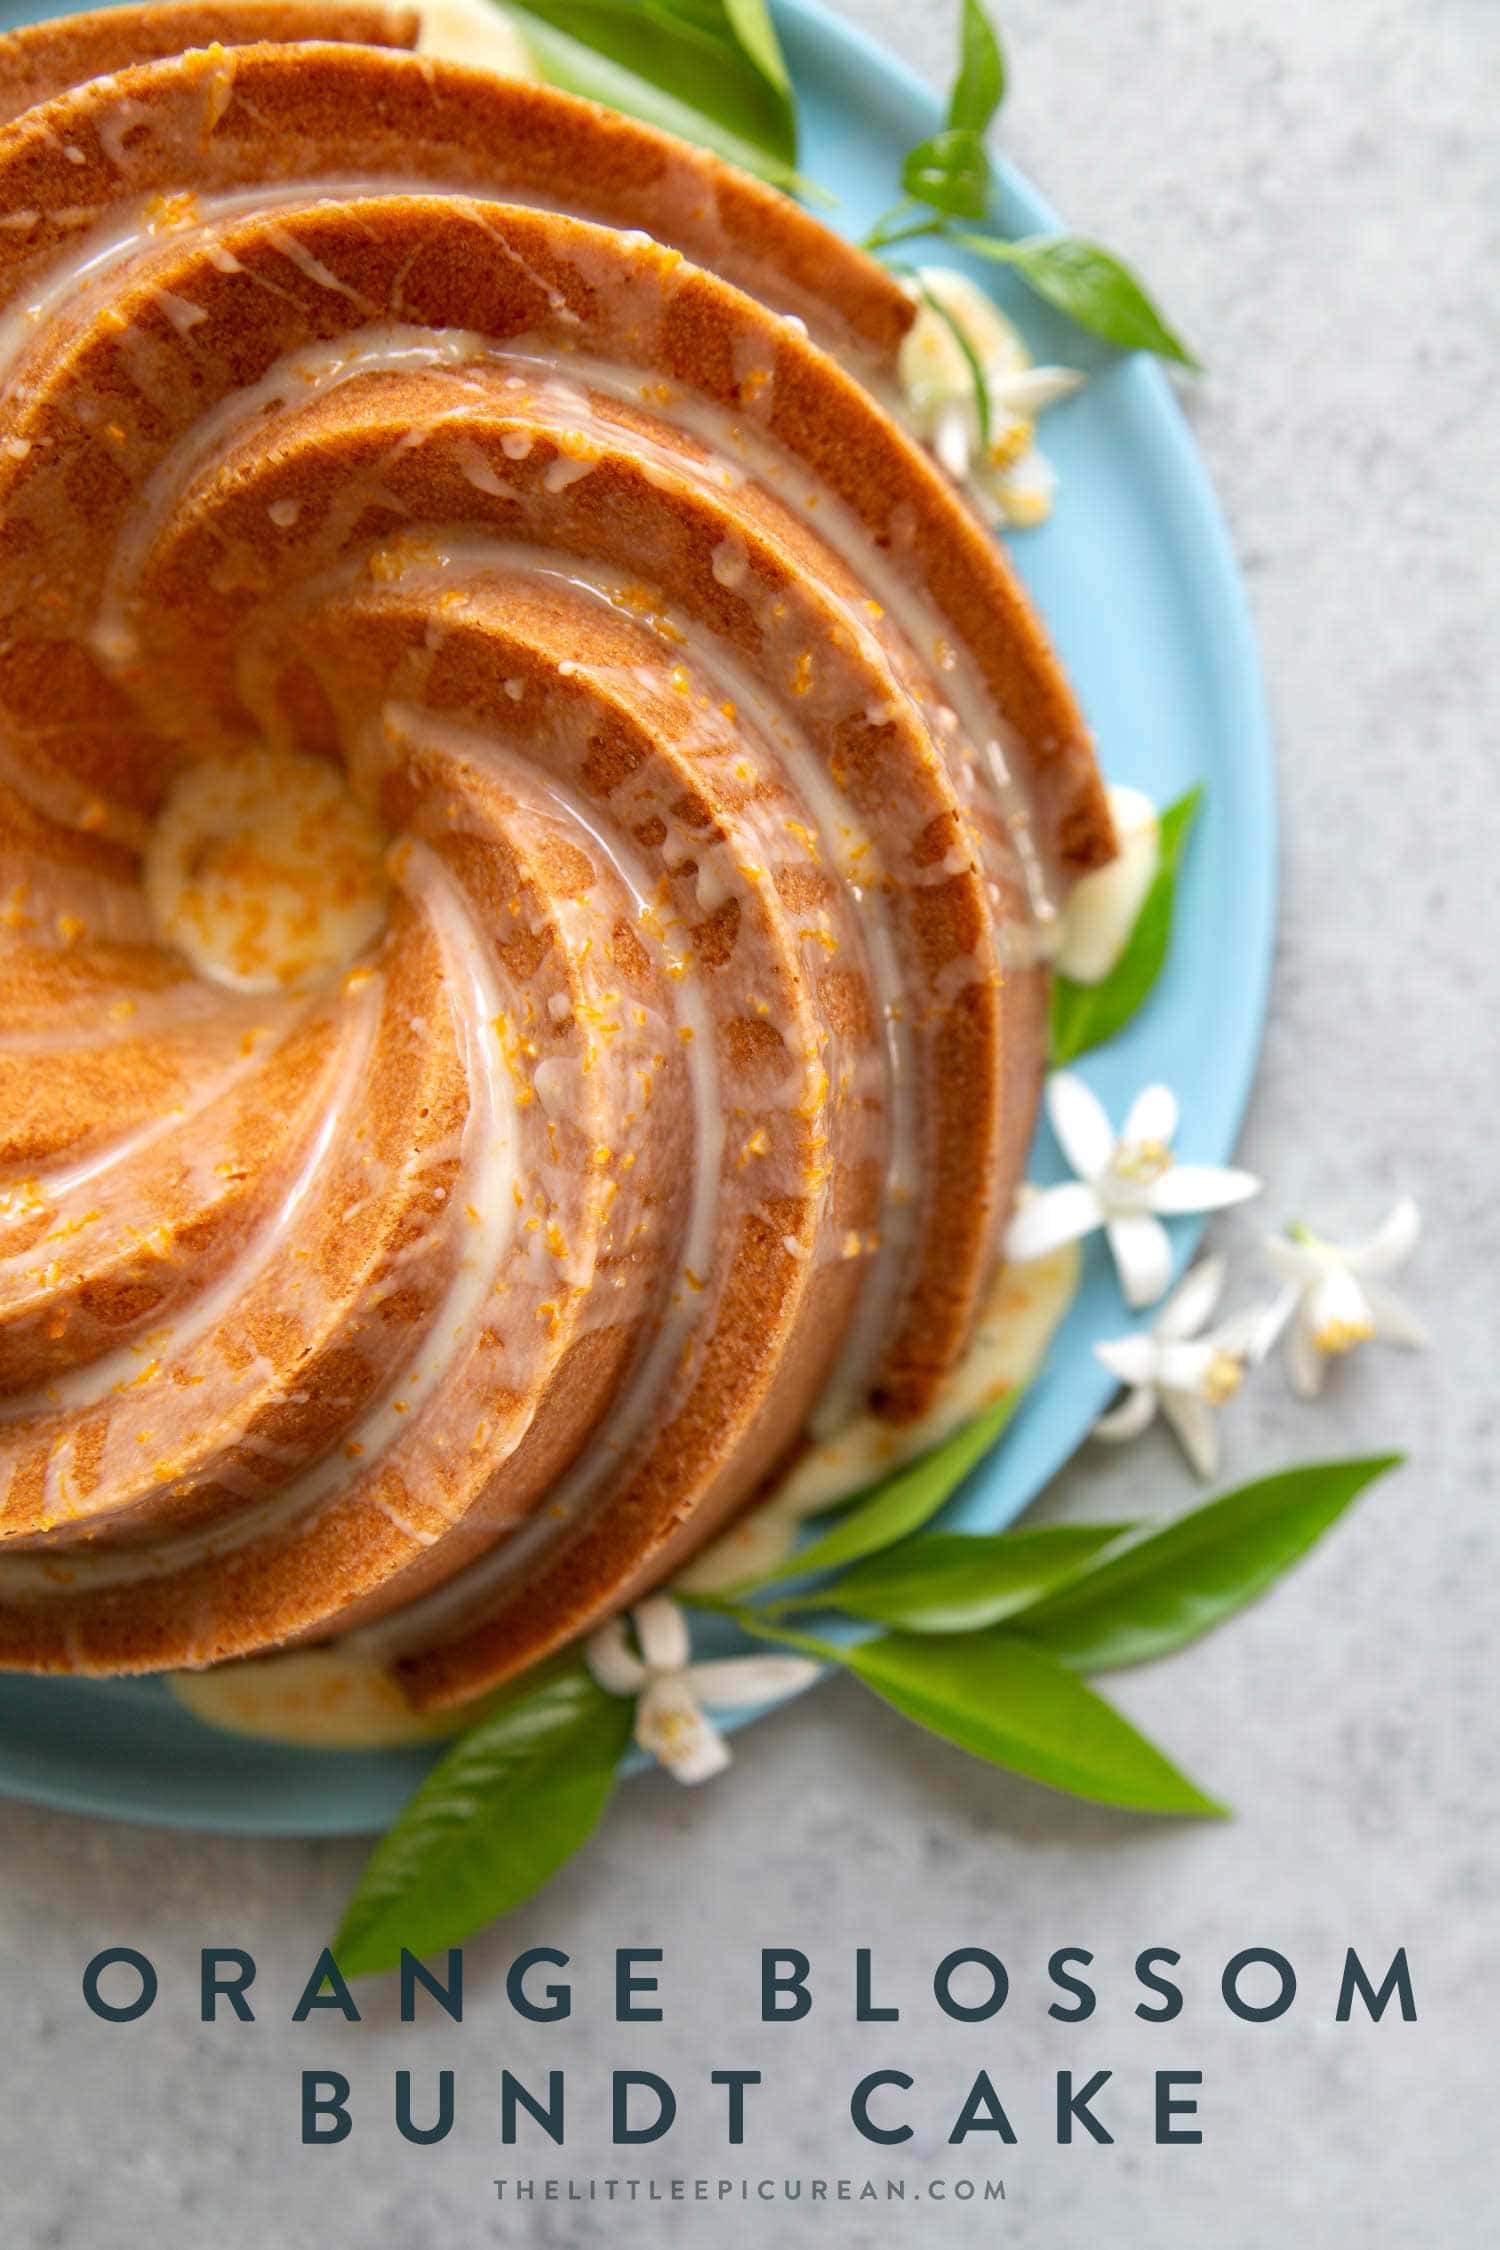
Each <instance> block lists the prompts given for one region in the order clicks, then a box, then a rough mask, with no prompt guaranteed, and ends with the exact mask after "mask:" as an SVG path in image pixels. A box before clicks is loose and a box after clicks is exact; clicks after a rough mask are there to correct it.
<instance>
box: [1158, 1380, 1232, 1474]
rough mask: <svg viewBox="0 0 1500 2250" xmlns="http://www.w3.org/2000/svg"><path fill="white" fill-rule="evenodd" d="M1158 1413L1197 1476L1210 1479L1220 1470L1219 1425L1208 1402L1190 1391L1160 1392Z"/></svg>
mask: <svg viewBox="0 0 1500 2250" xmlns="http://www.w3.org/2000/svg"><path fill="white" fill-rule="evenodd" d="M1161 1410H1162V1413H1163V1414H1164V1415H1165V1417H1166V1419H1167V1421H1168V1422H1170V1423H1171V1425H1172V1428H1173V1429H1174V1430H1175V1431H1176V1433H1177V1436H1178V1438H1179V1439H1180V1441H1181V1444H1182V1450H1183V1452H1184V1453H1185V1454H1186V1455H1187V1457H1188V1459H1189V1460H1190V1461H1191V1462H1192V1464H1193V1467H1194V1468H1195V1469H1196V1470H1197V1472H1198V1474H1199V1476H1200V1477H1211V1476H1213V1475H1214V1473H1215V1471H1216V1470H1217V1469H1218V1466H1219V1424H1218V1418H1217V1416H1216V1415H1215V1413H1214V1410H1213V1408H1212V1407H1211V1406H1210V1405H1209V1403H1208V1401H1207V1399H1204V1398H1198V1397H1196V1396H1195V1394H1194V1393H1193V1392H1192V1391H1163V1392H1162V1394H1161Z"/></svg>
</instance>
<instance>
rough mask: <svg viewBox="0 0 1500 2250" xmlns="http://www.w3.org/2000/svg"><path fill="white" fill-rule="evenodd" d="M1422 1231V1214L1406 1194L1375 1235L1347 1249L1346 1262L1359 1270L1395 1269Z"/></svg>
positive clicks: (1401, 1263) (1409, 1253)
mask: <svg viewBox="0 0 1500 2250" xmlns="http://www.w3.org/2000/svg"><path fill="white" fill-rule="evenodd" d="M1421 1231H1422V1214H1421V1213H1420V1211H1418V1209H1417V1207H1416V1205H1415V1203H1414V1202H1413V1201H1412V1199H1411V1197H1410V1196H1409V1195H1403V1196H1402V1198H1401V1201H1400V1202H1399V1203H1398V1204H1397V1205H1396V1208H1395V1209H1394V1211H1392V1212H1391V1214H1390V1216H1389V1218H1387V1219H1384V1220H1383V1221H1382V1222H1381V1224H1380V1225H1379V1226H1378V1227H1377V1228H1376V1229H1375V1232H1374V1233H1373V1234H1372V1235H1370V1236H1368V1237H1367V1238H1366V1240H1365V1241H1363V1242H1356V1243H1354V1244H1353V1245H1352V1246H1351V1247H1350V1248H1349V1249H1347V1250H1346V1251H1345V1252H1344V1263H1345V1265H1349V1266H1353V1267H1354V1269H1355V1271H1356V1273H1394V1272H1395V1270H1396V1268H1397V1266H1404V1265H1405V1263H1406V1261H1407V1259H1408V1258H1409V1257H1410V1256H1411V1254H1412V1252H1413V1250H1415V1249H1416V1247H1417V1237H1418V1236H1419V1235H1420V1233H1421Z"/></svg>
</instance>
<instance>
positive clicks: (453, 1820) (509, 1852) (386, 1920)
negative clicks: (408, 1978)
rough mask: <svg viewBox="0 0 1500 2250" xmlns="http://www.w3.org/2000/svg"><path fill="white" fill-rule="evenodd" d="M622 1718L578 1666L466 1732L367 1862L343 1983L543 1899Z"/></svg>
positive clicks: (608, 1780)
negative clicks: (540, 1894)
mask: <svg viewBox="0 0 1500 2250" xmlns="http://www.w3.org/2000/svg"><path fill="white" fill-rule="evenodd" d="M631 1717H632V1705H631V1704H630V1703H629V1702H628V1701H626V1700H623V1699H622V1698H620V1697H618V1696H613V1695H606V1694H605V1692H604V1690H603V1689H602V1688H601V1687H598V1686H596V1685H595V1683H594V1681H593V1680H592V1679H591V1678H590V1676H589V1674H588V1673H587V1672H586V1671H585V1670H584V1668H583V1666H582V1665H581V1664H574V1665H570V1666H569V1667H568V1668H567V1669H566V1670H563V1671H555V1672H553V1673H552V1674H551V1676H549V1677H548V1678H546V1679H544V1680H543V1681H542V1683H541V1685H540V1686H537V1687H534V1688H532V1689H531V1690H530V1691H529V1692H527V1693H524V1694H521V1695H518V1696H516V1697H515V1698H514V1700H513V1701H511V1702H508V1703H506V1704H505V1705H503V1706H502V1708H501V1709H500V1710H499V1711H497V1712H495V1713H494V1714H493V1715H492V1716H491V1717H489V1718H486V1719H482V1720H480V1722H479V1724H478V1725H477V1726H475V1727H472V1728H471V1729H470V1730H469V1732H468V1733H467V1734H464V1735H461V1736H460V1737H459V1739H458V1741H457V1742H456V1743H455V1745H454V1747H453V1748H452V1749H451V1750H450V1751H449V1753H448V1755H447V1756H446V1757H445V1758H444V1759H443V1760H442V1762H441V1764H439V1765H437V1766H435V1767H434V1768H433V1770H432V1772H431V1773H430V1774H429V1775H428V1777H427V1779H426V1781H424V1782H423V1784H422V1786H421V1788H420V1789H419V1790H418V1791H417V1793H416V1795H415V1796H414V1797H413V1798H412V1799H411V1801H410V1803H409V1804H407V1805H406V1807H405V1808H404V1810H403V1811H402V1812H401V1814H400V1816H399V1818H398V1819H397V1821H396V1823H395V1826H394V1827H393V1828H392V1829H391V1830H390V1833H389V1834H388V1835H387V1836H385V1837H383V1838H382V1840H381V1841H380V1843H378V1844H377V1845H376V1847H375V1850H374V1852H373V1853H372V1854H371V1856H370V1859H369V1861H368V1863H367V1864H366V1867H365V1870H364V1873H363V1874H362V1875H361V1877H360V1880H359V1887H358V1889H357V1890H356V1891H355V1894H354V1896H353V1898H352V1899H351V1900H350V1902H349V1906H348V1909H347V1911H346V1913H345V1915H344V1919H343V1921H342V1923H341V1924H340V1927H339V1933H338V1936H337V1937H336V1938H335V1939H334V1941H333V1952H334V1956H335V1958H336V1960H337V1961H338V1964H339V1967H340V1968H341V1969H342V1970H343V1971H344V1973H345V1975H346V1976H363V1975H365V1974H367V1973H369V1972H371V1971H374V1970H377V1969H388V1968H392V1967H394V1965H395V1964H396V1962H397V1961H398V1960H399V1959H400V1954H401V1948H402V1947H403V1946H406V1947H408V1948H409V1949H410V1950H411V1951H412V1952H413V1953H417V1954H424V1953H434V1952H440V1951H442V1950H443V1949H444V1948H445V1947H447V1946H450V1945H459V1944H461V1943H462V1941H463V1940H464V1939H465V1938H466V1937H470V1936H472V1934H473V1933H474V1931H476V1930H480V1929H483V1928H484V1926H485V1924H486V1923H488V1922H492V1921H494V1920H495V1919H496V1918H497V1917H498V1916H499V1915H501V1914H505V1913H508V1912H509V1910H510V1909H511V1907H513V1906H519V1905H520V1904H521V1902H522V1900H523V1899H528V1898H530V1897H531V1895H532V1893H533V1892H534V1891H537V1890H539V1889H540V1888H541V1886H542V1884H543V1883H545V1882H546V1881H547V1879H548V1877H549V1876H551V1875H553V1874H555V1873H556V1871H557V1869H558V1868H559V1867H561V1866H562V1864H563V1862H564V1861H565V1860H567V1859H570V1858H571V1857H572V1855H573V1853H574V1852H576V1851H577V1850H578V1848H579V1846H580V1845H581V1844H583V1843H585V1842H586V1841H587V1839H588V1837H589V1836H590V1835H591V1834H592V1833H593V1831H594V1829H595V1827H596V1826H597V1824H598V1821H599V1817H600V1815H601V1814H602V1812H603V1811H604V1807H605V1805H606V1804H607V1803H608V1801H609V1796H610V1792H611V1790H612V1789H613V1787H614V1782H615V1770H616V1768H617V1766H618V1765H619V1762H620V1758H621V1755H622V1754H623V1752H624V1749H625V1745H626V1743H627V1742H628V1741H629V1739H630V1727H631Z"/></svg>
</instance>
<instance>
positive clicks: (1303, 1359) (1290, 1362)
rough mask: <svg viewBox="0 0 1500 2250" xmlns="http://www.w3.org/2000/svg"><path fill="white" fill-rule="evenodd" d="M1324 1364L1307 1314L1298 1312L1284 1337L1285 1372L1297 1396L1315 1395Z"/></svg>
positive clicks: (1320, 1380)
mask: <svg viewBox="0 0 1500 2250" xmlns="http://www.w3.org/2000/svg"><path fill="white" fill-rule="evenodd" d="M1326 1364H1327V1363H1326V1362H1325V1360H1324V1358H1323V1354H1322V1353H1321V1352H1320V1351H1319V1349H1318V1347H1317V1345H1316V1344H1315V1343H1314V1342H1313V1334H1312V1329H1311V1327H1310V1325H1309V1323H1308V1319H1307V1315H1306V1314H1305V1313H1301V1312H1299V1313H1298V1315H1297V1317H1296V1319H1295V1320H1294V1321H1293V1322H1292V1325H1291V1327H1290V1328H1289V1329H1288V1330H1287V1338H1286V1367H1287V1373H1288V1374H1289V1375H1290V1377H1291V1379H1292V1389H1293V1390H1294V1391H1295V1392H1296V1394H1297V1396H1298V1398H1316V1397H1317V1395H1318V1393H1319V1391H1320V1390H1321V1389H1322V1388H1323V1375H1324V1370H1325V1367H1326Z"/></svg>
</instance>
